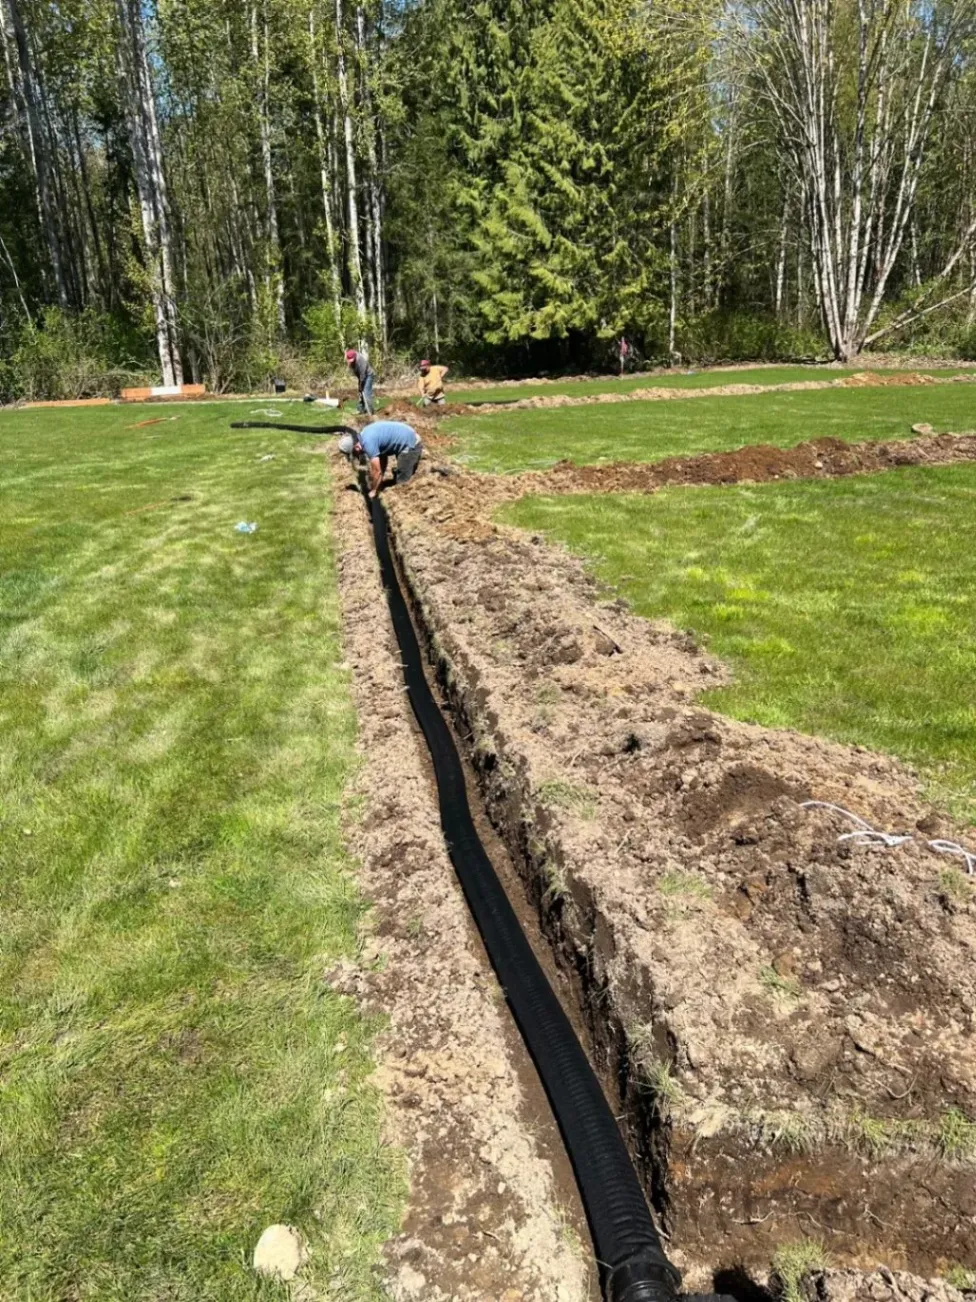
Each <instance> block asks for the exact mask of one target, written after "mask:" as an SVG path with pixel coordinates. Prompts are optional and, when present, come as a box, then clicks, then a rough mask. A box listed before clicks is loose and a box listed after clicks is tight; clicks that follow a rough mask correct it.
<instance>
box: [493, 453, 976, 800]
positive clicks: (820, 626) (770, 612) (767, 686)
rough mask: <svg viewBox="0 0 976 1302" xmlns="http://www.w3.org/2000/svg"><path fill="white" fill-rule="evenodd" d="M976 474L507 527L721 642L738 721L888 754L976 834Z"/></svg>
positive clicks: (550, 510)
mask: <svg viewBox="0 0 976 1302" xmlns="http://www.w3.org/2000/svg"><path fill="white" fill-rule="evenodd" d="M974 511H976V466H970V465H961V466H946V467H933V468H911V469H904V470H894V471H889V472H886V473H884V474H879V475H865V476H856V477H852V478H850V479H837V480H818V481H810V480H807V481H793V482H789V483H779V484H764V485H757V486H746V485H743V486H737V487H728V488H669V489H663V490H661V492H659V493H657V494H656V495H654V496H653V497H642V496H632V495H622V496H612V495H605V496H596V495H591V496H580V497H553V498H526V499H523V500H521V501H519V502H517V503H515V504H513V505H512V506H511V507H509V508H507V509H506V511H505V518H506V519H508V520H510V521H511V522H512V523H515V524H518V525H521V526H522V527H523V528H527V529H532V530H543V531H545V532H546V533H548V534H549V535H551V536H552V537H554V538H556V539H559V540H561V541H562V542H564V543H566V544H568V545H569V546H570V547H571V548H573V549H574V550H575V551H578V552H579V553H580V554H582V555H584V556H586V557H588V558H589V559H591V560H592V561H593V562H594V563H595V567H596V572H597V573H598V575H599V576H600V578H601V579H603V580H604V581H605V582H607V583H608V584H611V585H612V586H613V587H614V588H616V589H618V590H619V591H620V592H621V593H622V594H623V595H624V596H625V597H626V598H628V600H629V601H631V602H632V604H633V606H634V609H635V610H636V611H637V612H638V613H640V614H642V615H646V616H648V617H650V618H662V617H663V618H665V619H668V620H669V621H671V622H672V623H674V624H676V625H678V626H679V627H681V628H687V629H691V630H693V631H694V632H695V633H696V634H697V635H699V636H702V637H704V638H705V639H707V642H708V645H709V649H710V650H711V651H713V652H714V653H715V654H716V655H718V656H719V657H721V658H722V659H723V660H725V661H727V662H728V663H729V664H730V665H731V666H732V668H733V670H734V674H735V679H734V682H733V683H732V685H731V686H728V687H723V688H719V689H717V690H714V691H711V692H709V693H707V695H706V697H705V698H704V699H705V700H706V701H707V702H708V703H709V704H711V705H713V706H714V707H715V708H717V709H719V710H722V711H724V712H725V713H727V714H730V715H732V716H734V717H735V718H739V719H744V720H747V721H750V722H755V723H760V724H766V725H769V726H772V727H784V728H795V729H798V730H800V731H803V732H807V733H816V734H819V735H822V736H826V737H831V738H835V739H837V740H839V741H845V742H852V743H856V744H861V745H865V746H870V747H872V748H875V749H878V750H882V751H887V752H889V753H891V754H894V755H897V756H900V757H901V758H902V759H903V760H906V761H908V762H909V763H911V764H913V765H917V766H918V768H919V770H920V771H921V772H922V773H923V775H924V776H925V778H926V779H927V781H928V783H929V785H930V789H931V792H932V794H933V796H934V798H935V799H937V800H938V801H939V802H940V803H942V804H943V805H944V806H948V807H949V808H950V809H951V810H953V811H954V812H955V813H956V814H957V815H959V816H961V817H963V818H967V819H969V820H971V821H973V822H976V694H974V688H973V684H974V683H976V552H974V550H973V548H972V547H971V546H969V545H968V544H967V539H968V538H969V537H970V535H971V533H972V519H973V513H974Z"/></svg>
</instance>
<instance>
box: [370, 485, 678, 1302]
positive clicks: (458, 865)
mask: <svg viewBox="0 0 976 1302" xmlns="http://www.w3.org/2000/svg"><path fill="white" fill-rule="evenodd" d="M369 505H370V508H371V516H372V525H373V538H374V541H375V543H376V553H377V556H378V558H379V562H380V569H381V571H382V575H383V586H384V587H385V589H386V596H387V601H388V603H389V608H390V616H391V618H392V621H393V628H394V631H395V633H396V638H397V642H398V644H399V647H400V655H401V658H402V662H403V676H404V679H405V681H406V685H407V690H408V692H409V695H410V704H411V705H412V707H413V712H414V714H415V715H416V718H417V722H418V723H419V725H420V728H421V730H422V732H423V734H424V737H425V739H426V741H427V745H428V747H429V749H430V754H431V758H432V760H433V765H434V775H435V778H436V781H437V796H438V801H439V803H440V816H441V827H442V828H443V831H444V838H445V840H446V842H447V848H448V852H449V853H450V856H451V862H452V863H453V864H454V868H455V871H456V872H457V875H458V878H459V880H460V882H461V887H462V889H463V891H464V894H465V898H466V899H467V902H468V906H469V908H470V909H471V912H472V914H473V916H474V920H475V922H476V923H477V926H478V930H479V931H480V932H481V936H482V939H483V940H484V944H485V949H486V950H487V952H488V957H489V959H490V960H491V963H492V966H493V967H494V969H495V972H496V974H497V976H498V979H499V981H500V982H501V985H502V989H503V990H504V992H505V997H506V999H507V1000H508V1003H509V1006H510V1007H511V1009H512V1013H513V1015H514V1017H515V1021H516V1023H517V1024H518V1028H519V1030H520V1032H521V1034H522V1038H523V1040H524V1041H525V1044H526V1047H527V1048H528V1050H529V1053H530V1054H531V1056H532V1059H533V1061H534V1063H535V1065H536V1069H537V1071H538V1073H539V1076H540V1078H541V1080H542V1083H543V1085H544V1087H545V1090H546V1093H547V1094H548V1096H549V1102H550V1104H551V1106H552V1110H553V1114H554V1115H555V1117H556V1121H557V1123H558V1125H559V1128H560V1131H561V1132H562V1136H563V1141H564V1143H565V1145H566V1149H567V1151H568V1153H569V1156H570V1160H571V1161H572V1164H573V1170H574V1171H575V1174H576V1180H577V1183H578V1185H579V1189H580V1193H581V1195H582V1199H583V1206H584V1208H585V1211H586V1216H587V1220H588V1221H589V1225H590V1232H591V1234H592V1236H593V1244H594V1247H595V1249H596V1256H597V1261H598V1263H599V1265H600V1272H601V1277H602V1283H603V1287H604V1290H605V1294H606V1297H607V1299H608V1302H671V1300H672V1299H673V1298H674V1297H675V1295H676V1294H677V1291H678V1288H679V1286H680V1283H681V1276H680V1275H679V1273H678V1271H677V1270H676V1269H675V1267H674V1266H672V1264H671V1263H670V1262H669V1261H668V1259H667V1257H666V1256H665V1253H664V1248H663V1246H662V1244H661V1239H660V1237H659V1235H658V1232H657V1229H656V1228H655V1226H654V1222H653V1220H652V1218H651V1214H650V1211H649V1210H648V1206H647V1202H646V1200H645V1198H644V1192H643V1189H642V1188H641V1186H640V1182H639V1181H638V1179H637V1173H636V1171H635V1170H634V1167H633V1164H632V1162H631V1160H630V1155H629V1154H628V1152H627V1148H626V1146H625V1144H624V1141H623V1138H622V1136H621V1134H620V1130H619V1128H618V1126H617V1123H616V1121H615V1120H614V1116H613V1113H612V1112H611V1110H610V1107H609V1105H608V1104H607V1101H606V1098H605V1097H604V1094H603V1091H602V1089H601V1088H600V1084H599V1081H598V1080H597V1078H596V1075H595V1073H594V1071H593V1069H592V1067H591V1066H590V1063H589V1061H588V1059H587V1057H586V1054H585V1053H584V1052H583V1048H582V1046H581V1045H580V1042H579V1040H578V1039H577V1037H576V1033H575V1032H574V1030H573V1028H572V1026H571V1024H570V1022H569V1019H568V1018H567V1016H566V1014H565V1013H564V1012H563V1009H562V1007H561V1005H560V1003H559V1000H558V999H557V998H556V996H555V994H554V992H553V990H552V987H551V986H550V984H549V982H548V980H547V978H546V976H545V973H544V972H543V971H542V968H541V967H540V965H539V962H538V960H537V959H536V957H535V954H534V953H533V952H532V948H531V946H530V945H529V942H528V940H527V938H526V936H525V933H524V932H523V930H522V928H521V926H520V925H519V921H518V919H517V917H516V916H515V911H514V909H513V908H512V905H511V902H510V901H509V899H508V896H507V895H506V893H505V890H504V888H503V886H502V884H501V882H500V880H499V878H498V876H497V874H496V872H495V869H494V867H493V865H492V863H491V860H490V859H489V858H488V855H487V853H486V851H485V848H484V846H483V845H482V843H481V838H480V837H479V836H478V833H477V830H476V828H475V825H474V820H473V819H472V817H471V809H470V806H469V803H468V794H467V790H466V788H465V783H464V770H463V769H462V767H461V760H460V757H459V756H458V751H457V747H456V746H455V743H454V738H453V737H452V735H451V731H450V729H449V728H448V726H447V723H446V722H445V720H444V718H443V716H442V714H441V711H440V709H439V708H438V706H437V703H436V702H435V700H434V697H433V695H432V693H431V690H430V687H429V685H428V683H427V679H426V677H425V675H424V668H423V660H422V657H421V651H420V646H419V644H418V642H417V636H416V633H415V632H414V628H413V623H412V621H411V619H410V612H409V610H408V608H407V603H406V600H405V599H404V596H403V592H402V591H401V588H400V583H399V580H398V578H397V573H396V568H395V566H394V563H393V556H392V553H391V550H390V540H389V532H388V526H387V517H386V510H385V508H384V507H383V505H382V504H381V503H380V502H378V501H374V502H371V503H370V504H369Z"/></svg>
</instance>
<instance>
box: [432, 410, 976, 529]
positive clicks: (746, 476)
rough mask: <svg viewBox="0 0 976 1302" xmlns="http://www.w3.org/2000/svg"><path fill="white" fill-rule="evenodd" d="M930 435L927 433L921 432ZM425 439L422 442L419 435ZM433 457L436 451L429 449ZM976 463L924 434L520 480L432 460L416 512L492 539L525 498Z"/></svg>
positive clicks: (961, 438) (827, 441) (576, 469)
mask: <svg viewBox="0 0 976 1302" xmlns="http://www.w3.org/2000/svg"><path fill="white" fill-rule="evenodd" d="M918 428H919V429H923V428H924V429H926V430H930V429H931V427H930V426H919V427H918ZM424 437H425V440H426V435H425V436H424ZM434 451H435V452H436V449H434ZM974 460H976V433H973V434H970V433H965V434H932V433H931V432H929V433H927V434H922V435H920V436H918V437H916V438H912V439H892V440H891V441H889V442H884V443H875V442H865V443H845V442H843V441H842V440H841V439H835V438H823V439H812V440H811V441H809V442H807V443H799V444H797V446H796V447H793V448H776V447H772V446H770V445H768V444H760V445H757V446H753V447H745V448H738V449H737V450H736V451H734V452H705V453H702V454H701V455H700V456H696V457H667V458H666V459H665V460H663V461H655V462H651V463H647V464H643V463H641V464H628V463H620V462H617V463H614V464H613V465H608V466H577V465H574V464H573V463H572V462H570V461H561V462H560V463H559V464H558V465H555V466H553V467H552V468H551V469H550V470H533V471H527V472H525V473H524V474H520V475H482V474H478V473H476V472H474V471H465V470H459V469H457V468H456V467H455V466H452V465H443V464H439V463H438V461H437V460H436V457H435V458H434V459H433V465H432V466H428V467H427V472H426V473H425V474H424V475H423V476H419V477H418V481H417V482H418V483H421V482H422V483H423V484H424V488H423V490H422V491H420V492H418V493H416V494H412V498H413V499H414V500H415V509H416V510H417V511H418V512H420V513H422V514H423V515H424V516H426V518H427V520H428V522H429V523H430V524H432V525H435V526H436V527H437V528H438V529H439V530H440V531H441V532H444V533H447V534H449V535H450V536H451V537H454V538H458V539H469V540H474V539H483V538H488V537H491V536H492V535H494V534H497V532H498V527H497V526H496V525H493V524H492V522H491V516H492V514H493V513H494V512H495V511H496V510H497V509H498V507H499V506H501V505H502V504H503V503H505V502H512V501H515V500H516V499H517V498H519V497H524V496H526V495H527V494H530V493H534V494H550V495H552V494H563V493H613V492H617V493H653V492H655V491H656V490H657V489H658V488H662V487H664V486H665V485H666V484H702V485H707V484H741V483H766V482H769V481H772V480H779V479H832V478H837V477H840V476H843V475H859V474H871V473H875V472H879V471H883V470H891V469H894V468H895V467H898V466H943V465H952V464H954V463H956V462H960V461H974Z"/></svg>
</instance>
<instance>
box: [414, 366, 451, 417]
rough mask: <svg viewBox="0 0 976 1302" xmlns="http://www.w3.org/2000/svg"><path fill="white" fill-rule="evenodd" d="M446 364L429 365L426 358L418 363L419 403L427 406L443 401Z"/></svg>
mask: <svg viewBox="0 0 976 1302" xmlns="http://www.w3.org/2000/svg"><path fill="white" fill-rule="evenodd" d="M447 372H448V368H447V367H446V366H431V364H430V362H428V361H427V359H426V358H424V360H423V361H422V362H421V363H420V383H419V385H418V388H419V390H420V405H421V407H429V406H430V405H431V403H442V402H443V401H444V376H445V375H446V374H447Z"/></svg>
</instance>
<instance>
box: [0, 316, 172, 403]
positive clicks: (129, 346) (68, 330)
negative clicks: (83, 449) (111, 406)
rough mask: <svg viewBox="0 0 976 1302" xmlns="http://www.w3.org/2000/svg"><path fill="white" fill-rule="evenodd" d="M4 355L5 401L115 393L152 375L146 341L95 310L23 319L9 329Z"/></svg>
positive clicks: (1, 376) (1, 369)
mask: <svg viewBox="0 0 976 1302" xmlns="http://www.w3.org/2000/svg"><path fill="white" fill-rule="evenodd" d="M2 353H3V361H2V366H0V384H2V394H3V397H4V398H5V399H7V400H10V399H14V398H25V399H26V400H27V401H28V402H38V401H44V400H58V399H64V398H100V397H114V396H116V395H117V394H118V392H119V390H120V389H121V388H122V387H123V386H124V385H126V384H137V383H140V382H144V381H145V380H146V379H147V378H148V379H153V376H152V374H151V372H150V374H149V375H148V376H147V367H148V365H149V359H148V357H147V356H146V352H145V344H144V341H142V340H141V339H139V338H138V336H134V335H132V334H131V333H130V332H128V331H127V330H126V328H125V326H124V325H123V324H121V323H120V322H119V321H118V320H117V319H115V318H113V317H111V316H109V315H108V314H107V313H103V312H96V311H95V310H94V309H87V310H86V311H84V312H80V313H77V314H72V313H69V312H65V311H63V310H62V309H61V308H57V307H49V308H47V309H45V311H44V313H43V315H42V316H41V317H40V318H39V319H36V320H23V319H21V320H19V321H17V322H16V323H14V324H13V325H12V326H9V327H8V330H7V332H6V335H5V338H4V339H3V344H2Z"/></svg>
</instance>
